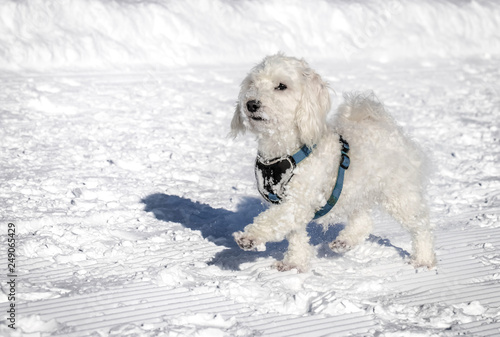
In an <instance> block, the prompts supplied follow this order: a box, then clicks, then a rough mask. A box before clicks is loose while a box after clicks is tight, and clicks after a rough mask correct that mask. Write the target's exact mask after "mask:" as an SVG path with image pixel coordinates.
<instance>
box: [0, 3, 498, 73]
mask: <svg viewBox="0 0 500 337" xmlns="http://www.w3.org/2000/svg"><path fill="white" fill-rule="evenodd" d="M499 32H500V4H498V2H496V0H476V1H451V0H448V1H445V0H439V1H436V0H422V1H417V0H410V1H406V0H392V1H385V0H374V1H370V2H366V3H365V2H351V1H342V0H330V1H327V0H313V1H307V2H306V1H299V0H289V1H286V2H285V1H280V0H270V1H264V0H257V1H230V0H214V1H204V0H189V1H170V0H164V1H161V0H115V1H107V0H67V1H61V0H32V1H15V0H6V1H2V2H1V3H0V70H13V71H15V70H22V69H29V70H39V71H43V70H50V69H89V68H93V69H95V68H101V69H102V68H109V67H112V68H130V67H136V66H148V67H159V66H161V67H165V66H167V67H177V66H180V65H186V64H189V65H206V64H227V63H239V64H241V63H242V62H243V63H247V62H248V63H255V62H257V60H259V59H261V58H262V56H263V55H266V54H269V53H275V52H276V51H279V50H281V51H284V52H285V53H287V54H291V55H296V56H302V57H306V58H308V59H332V60H352V59H371V60H376V61H389V60H393V59H398V58H426V57H436V56H438V57H443V58H449V57H456V56H460V57H463V56H472V55H474V56H480V57H490V56H492V55H498V54H499V53H500V35H499Z"/></svg>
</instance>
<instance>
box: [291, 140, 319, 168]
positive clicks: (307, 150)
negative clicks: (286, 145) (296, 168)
mask: <svg viewBox="0 0 500 337" xmlns="http://www.w3.org/2000/svg"><path fill="white" fill-rule="evenodd" d="M315 148H316V144H314V145H313V147H312V148H311V147H309V146H307V145H304V146H302V148H301V149H300V150H299V151H297V152H296V153H295V154H294V155H292V159H293V162H294V164H295V165H297V164H298V163H300V162H301V161H303V160H304V159H306V158H307V157H308V156H309V155H310V154H311V152H312V150H313V149H315Z"/></svg>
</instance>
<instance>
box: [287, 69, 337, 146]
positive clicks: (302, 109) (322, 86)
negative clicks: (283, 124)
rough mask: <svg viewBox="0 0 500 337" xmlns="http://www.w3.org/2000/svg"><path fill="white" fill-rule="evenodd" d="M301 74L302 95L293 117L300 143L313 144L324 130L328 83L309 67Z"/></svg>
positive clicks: (327, 106)
mask: <svg viewBox="0 0 500 337" xmlns="http://www.w3.org/2000/svg"><path fill="white" fill-rule="evenodd" d="M303 76H304V86H303V90H302V97H301V100H300V103H299V106H298V109H297V113H296V117H295V118H296V123H297V128H298V129H299V133H300V139H301V141H302V143H304V144H306V145H308V146H313V145H314V144H316V143H317V142H318V141H319V139H320V138H321V136H322V134H323V133H324V132H325V131H326V115H327V113H328V112H329V111H330V93H329V92H328V85H327V84H326V83H325V82H324V81H323V80H322V79H321V77H320V76H319V75H318V74H316V73H315V72H314V71H313V70H312V69H310V68H309V67H306V68H305V70H304V72H303Z"/></svg>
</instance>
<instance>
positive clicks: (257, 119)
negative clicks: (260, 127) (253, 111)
mask: <svg viewBox="0 0 500 337" xmlns="http://www.w3.org/2000/svg"><path fill="white" fill-rule="evenodd" d="M250 118H251V119H252V120H254V121H258V122H259V121H265V119H264V118H262V117H261V116H250Z"/></svg>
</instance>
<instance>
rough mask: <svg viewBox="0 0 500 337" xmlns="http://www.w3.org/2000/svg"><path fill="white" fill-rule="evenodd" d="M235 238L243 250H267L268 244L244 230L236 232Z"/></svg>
mask: <svg viewBox="0 0 500 337" xmlns="http://www.w3.org/2000/svg"><path fill="white" fill-rule="evenodd" d="M233 237H234V240H235V241H236V243H237V244H238V246H240V248H241V249H243V250H250V251H258V252H263V251H265V250H266V244H265V243H264V242H259V241H258V240H257V239H256V238H253V237H252V236H251V235H248V234H247V233H244V232H236V233H234V234H233Z"/></svg>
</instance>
